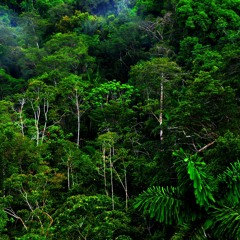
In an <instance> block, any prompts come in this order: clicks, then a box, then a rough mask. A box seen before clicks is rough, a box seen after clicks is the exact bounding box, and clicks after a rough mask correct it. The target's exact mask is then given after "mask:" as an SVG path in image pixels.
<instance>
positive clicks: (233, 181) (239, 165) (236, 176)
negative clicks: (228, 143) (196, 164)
mask: <svg viewBox="0 0 240 240" xmlns="http://www.w3.org/2000/svg"><path fill="white" fill-rule="evenodd" d="M218 180H219V182H222V183H225V184H226V188H227V190H228V191H226V198H227V199H228V200H229V201H231V203H234V204H238V203H239V199H240V161H239V160H237V161H236V162H234V163H231V164H230V167H228V168H227V169H226V170H225V171H224V172H223V173H222V174H220V175H218Z"/></svg>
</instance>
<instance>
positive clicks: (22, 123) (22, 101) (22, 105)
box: [19, 98, 26, 137]
mask: <svg viewBox="0 0 240 240" xmlns="http://www.w3.org/2000/svg"><path fill="white" fill-rule="evenodd" d="M19 102H20V105H21V107H20V109H19V119H20V125H21V131H22V135H23V137H24V122H23V116H22V114H23V107H24V104H25V103H26V101H25V99H24V98H23V99H21V100H20V101H19Z"/></svg>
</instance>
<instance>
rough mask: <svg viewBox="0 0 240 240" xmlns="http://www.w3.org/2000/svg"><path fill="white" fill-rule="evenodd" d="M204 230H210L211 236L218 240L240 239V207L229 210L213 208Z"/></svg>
mask: <svg viewBox="0 0 240 240" xmlns="http://www.w3.org/2000/svg"><path fill="white" fill-rule="evenodd" d="M209 215H210V217H209V220H208V221H207V222H206V224H205V226H204V228H205V229H211V230H212V234H213V236H215V237H216V238H218V239H239V238H240V206H238V207H235V208H230V207H226V206H222V207H218V208H217V207H214V208H213V209H212V210H211V211H210V213H209Z"/></svg>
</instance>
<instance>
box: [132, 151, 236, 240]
mask: <svg viewBox="0 0 240 240" xmlns="http://www.w3.org/2000/svg"><path fill="white" fill-rule="evenodd" d="M173 155H174V156H175V157H176V161H175V163H174V166H175V169H176V173H177V179H178V181H177V184H176V186H167V187H161V186H157V187H150V188H148V189H147V190H146V191H144V192H143V193H141V194H140V195H139V196H138V197H137V198H136V201H135V208H137V209H139V210H142V211H143V213H144V214H148V215H150V217H151V218H155V219H156V221H159V222H161V223H163V224H167V225H174V226H176V231H175V233H174V234H173V235H172V238H171V240H182V239H184V240H186V239H189V240H204V239H233V240H234V239H240V201H239V199H240V162H239V161H238V160H237V161H235V162H234V163H232V164H230V166H229V167H228V168H227V169H226V170H225V171H224V172H223V173H221V174H219V175H218V178H217V179H213V176H212V175H211V173H210V172H209V171H208V169H209V168H208V165H207V164H206V163H205V162H204V161H203V158H202V157H200V156H199V155H198V154H197V153H195V154H194V155H190V154H187V153H185V152H184V150H183V149H180V150H179V151H175V152H173Z"/></svg>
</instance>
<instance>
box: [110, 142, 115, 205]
mask: <svg viewBox="0 0 240 240" xmlns="http://www.w3.org/2000/svg"><path fill="white" fill-rule="evenodd" d="M113 151H114V150H113ZM109 165H110V182H111V195H112V210H114V187H113V162H112V149H111V147H110V150H109Z"/></svg>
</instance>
